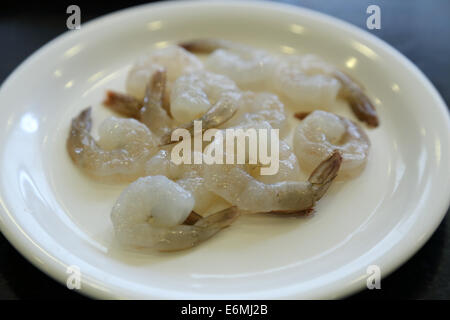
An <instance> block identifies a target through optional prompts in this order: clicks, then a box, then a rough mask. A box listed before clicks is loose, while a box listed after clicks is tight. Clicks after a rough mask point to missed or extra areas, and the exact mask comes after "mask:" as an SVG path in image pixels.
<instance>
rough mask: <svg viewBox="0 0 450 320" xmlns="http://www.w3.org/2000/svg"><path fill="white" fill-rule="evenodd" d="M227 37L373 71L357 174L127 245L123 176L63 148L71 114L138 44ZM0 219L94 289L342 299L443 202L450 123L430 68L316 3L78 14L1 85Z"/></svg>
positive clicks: (21, 242)
mask: <svg viewBox="0 0 450 320" xmlns="http://www.w3.org/2000/svg"><path fill="white" fill-rule="evenodd" d="M199 37H219V38H227V39H230V40H235V41H240V42H244V43H248V44H252V45H257V46H260V47H263V48H266V49H268V50H271V51H274V52H284V53H287V54H291V53H305V52H310V53H316V54H319V55H321V56H323V57H324V58H325V59H327V60H328V61H330V62H332V63H334V64H335V65H337V66H338V67H340V68H342V69H344V70H346V71H347V72H348V73H350V74H351V75H353V76H354V77H355V78H357V79H358V80H359V81H360V82H362V83H363V84H364V86H365V87H366V89H367V92H368V93H369V96H370V98H371V99H372V100H373V101H374V102H375V105H376V108H377V110H378V113H379V116H380V119H381V125H380V127H379V128H377V129H374V130H367V131H368V134H369V136H370V139H371V141H372V144H373V148H372V153H371V157H370V159H369V162H368V166H367V168H366V170H365V171H364V172H363V174H362V175H361V176H359V177H358V178H357V179H355V180H352V181H349V182H347V183H336V184H333V186H332V188H331V189H330V190H329V192H328V193H327V195H326V197H324V198H323V199H322V200H321V201H320V202H319V203H318V205H317V208H316V209H317V210H316V214H315V215H313V216H312V217H309V218H301V219H281V218H276V217H244V218H242V219H240V220H239V221H238V222H237V223H236V224H235V225H233V227H231V228H228V229H226V230H224V231H223V232H221V233H220V234H218V235H217V236H216V237H214V238H213V239H212V240H211V241H208V242H206V243H204V244H202V245H200V246H198V247H196V248H194V249H193V250H187V251H184V252H179V253H171V254H154V253H153V254H146V253H143V252H139V251H136V252H134V251H133V252H129V251H123V250H120V249H118V248H117V246H115V245H114V241H113V230H112V226H111V222H110V219H109V214H110V210H111V207H112V205H113V204H114V202H115V200H116V198H117V196H118V195H119V194H120V192H121V190H122V189H123V188H124V187H125V185H106V184H100V183H96V182H93V181H92V180H90V179H89V178H87V177H86V176H84V175H83V174H82V173H81V172H80V171H79V170H77V169H76V168H75V167H74V166H73V164H72V163H71V161H70V159H69V157H68V156H67V153H66V151H65V139H66V137H67V135H68V130H69V124H70V119H71V118H72V117H73V116H75V115H76V114H77V113H78V112H79V111H80V110H81V109H83V108H85V107H86V106H88V105H92V106H93V107H94V115H93V116H94V121H95V123H97V124H98V122H99V121H100V120H101V119H103V118H104V117H106V116H107V115H108V113H107V111H106V110H105V108H103V107H101V104H100V103H101V100H102V98H103V95H104V91H105V89H107V88H112V89H116V90H124V80H125V76H126V72H127V70H128V69H129V67H130V65H131V63H132V62H133V61H134V60H135V58H136V57H137V56H139V54H140V53H141V52H142V51H145V50H147V49H151V48H160V47H164V46H166V45H168V44H170V43H174V42H176V41H179V40H186V39H192V38H199ZM0 115H1V116H0V204H1V210H0V222H1V223H0V224H1V230H2V232H3V234H4V235H5V236H6V237H7V238H8V240H9V241H10V242H11V243H12V244H13V245H14V246H15V247H16V249H17V250H19V251H20V252H21V253H22V254H23V255H24V256H25V257H26V258H27V259H28V260H30V261H31V262H32V263H33V264H34V265H36V266H37V267H38V268H40V269H41V270H43V271H44V272H45V273H47V274H48V275H50V276H51V277H53V278H55V279H57V280H58V281H60V282H62V283H66V281H67V277H68V276H69V275H70V274H69V273H67V268H68V267H69V266H76V267H78V268H79V270H80V272H81V292H82V293H84V294H86V295H89V296H91V297H96V298H161V299H176V298H177V299H178V298H182V299H197V298H198V299H222V298H223V299H266V298H268V299H269V298H270V299H272V298H273V299H277V298H336V297H343V296H346V295H348V294H350V293H353V292H355V291H357V290H360V289H362V288H364V287H365V286H366V279H367V277H368V273H367V268H368V267H369V266H371V265H376V266H378V267H379V268H380V271H381V276H382V277H384V276H386V275H387V274H389V273H390V272H391V271H393V270H394V269H395V268H397V267H398V266H400V265H401V264H402V263H403V262H405V261H406V260H407V259H408V258H409V257H411V255H413V254H414V253H415V252H416V251H417V250H418V249H419V248H420V247H421V246H422V245H423V244H424V243H425V242H426V241H427V239H428V238H429V237H430V236H431V234H432V233H433V231H434V230H435V229H436V227H437V226H438V225H439V223H440V221H441V220H442V218H443V216H444V215H445V212H446V210H447V208H448V205H449V190H450V185H449V184H450V179H449V172H450V159H449V157H450V155H449V152H450V145H449V132H450V125H449V123H450V121H449V116H448V111H447V108H446V105H445V103H444V102H443V101H442V99H441V97H440V96H439V94H438V93H437V92H436V90H435V89H434V87H433V86H432V85H431V84H430V82H429V81H428V80H427V79H426V78H425V77H424V75H423V74H422V73H421V72H420V71H419V70H418V69H417V68H416V67H415V66H414V65H413V64H412V63H411V62H409V61H408V60H407V59H406V58H405V57H404V56H402V55H401V54H400V53H398V52H397V51H395V50H394V49H393V48H392V47H390V46H389V45H387V44H386V43H385V42H383V41H381V40H379V39H377V38H376V37H374V36H372V35H370V34H368V33H366V32H365V31H362V30H360V29H358V28H356V27H353V26H351V25H349V24H347V23H344V22H342V21H339V20H336V19H334V18H331V17H329V16H326V15H323V14H319V13H316V12H313V11H310V10H306V9H301V8H296V7H291V6H285V5H278V4H272V3H265V2H263V3H255V2H250V3H247V2H230V1H227V2H212V3H211V2H185V1H183V2H177V3H161V4H152V5H145V6H140V7H135V8H131V9H128V10H124V11H120V12H117V13H114V14H111V15H108V16H106V17H103V18H100V19H96V20H95V21H92V22H90V23H87V24H83V25H82V27H81V30H75V31H70V32H67V33H65V34H63V35H62V36H60V37H58V38H57V39H55V40H54V41H52V42H50V43H49V44H47V45H46V46H44V47H43V48H42V49H40V50H39V51H37V52H36V53H35V54H33V55H32V56H31V57H30V58H29V59H27V60H26V61H25V62H24V63H23V64H22V65H21V66H20V67H18V68H17V70H16V71H15V72H14V73H13V74H12V75H11V76H10V77H9V78H8V79H7V80H6V81H5V83H4V84H3V85H2V87H1V90H0Z"/></svg>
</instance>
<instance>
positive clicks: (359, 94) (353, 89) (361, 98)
mask: <svg viewBox="0 0 450 320" xmlns="http://www.w3.org/2000/svg"><path fill="white" fill-rule="evenodd" d="M334 76H335V77H336V78H337V79H338V80H339V81H340V82H341V84H342V89H341V92H340V94H341V96H342V97H343V98H344V99H345V100H347V101H348V102H349V104H350V107H351V108H352V111H353V113H354V114H355V116H356V117H357V118H358V119H359V120H361V121H363V122H365V123H367V124H368V125H369V126H370V127H378V125H379V123H380V121H379V119H378V115H377V112H376V110H375V107H374V105H373V104H372V102H371V101H370V99H369V98H368V97H367V96H366V94H365V93H364V92H363V89H362V88H361V87H360V86H359V85H358V84H357V83H356V82H355V81H354V80H353V79H352V78H350V76H348V75H347V74H345V73H344V72H342V71H335V72H334Z"/></svg>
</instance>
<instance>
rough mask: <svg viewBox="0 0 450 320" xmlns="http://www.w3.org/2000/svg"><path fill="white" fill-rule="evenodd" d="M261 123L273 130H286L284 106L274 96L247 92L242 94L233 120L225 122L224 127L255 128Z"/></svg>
mask: <svg viewBox="0 0 450 320" xmlns="http://www.w3.org/2000/svg"><path fill="white" fill-rule="evenodd" d="M263 121H266V122H268V123H269V124H270V125H271V127H272V128H274V129H280V131H286V130H287V129H288V125H287V123H286V116H285V113H284V105H283V103H282V102H281V101H280V100H279V99H278V97H277V96H276V95H274V94H271V93H265V92H260V93H255V92H251V91H247V92H244V93H242V96H241V99H239V103H238V107H237V112H236V114H235V115H234V116H233V118H231V119H230V120H229V121H227V123H226V125H227V127H234V126H242V125H250V124H253V125H255V126H257V124H258V123H261V122H263ZM282 135H283V134H282Z"/></svg>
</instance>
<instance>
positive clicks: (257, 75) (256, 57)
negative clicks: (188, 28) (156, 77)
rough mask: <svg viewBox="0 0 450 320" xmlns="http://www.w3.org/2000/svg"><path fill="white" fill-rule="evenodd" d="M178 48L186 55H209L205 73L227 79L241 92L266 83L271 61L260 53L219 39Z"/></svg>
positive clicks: (272, 61) (195, 42)
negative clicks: (226, 77)
mask: <svg viewBox="0 0 450 320" xmlns="http://www.w3.org/2000/svg"><path fill="white" fill-rule="evenodd" d="M180 46H181V47H183V48H185V49H187V50H188V51H190V52H194V53H203V54H209V56H208V57H207V59H206V60H205V67H206V69H208V70H211V71H213V72H217V73H220V74H224V75H226V76H228V77H229V78H230V79H233V80H234V81H235V82H236V83H237V84H238V85H239V87H240V88H242V89H245V90H257V89H259V90H260V89H263V88H265V87H266V86H267V84H268V83H269V82H270V78H271V74H272V70H273V67H274V63H275V60H274V58H273V56H271V55H270V54H269V53H268V52H266V51H264V50H258V49H255V48H252V47H250V46H246V45H243V44H240V43H235V42H231V41H227V40H222V39H197V40H193V41H187V42H184V43H181V44H180Z"/></svg>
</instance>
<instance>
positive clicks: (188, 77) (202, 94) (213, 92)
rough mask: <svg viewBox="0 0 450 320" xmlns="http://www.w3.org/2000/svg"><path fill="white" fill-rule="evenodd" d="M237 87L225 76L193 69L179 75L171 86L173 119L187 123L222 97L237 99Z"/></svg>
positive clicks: (198, 116)
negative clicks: (193, 70)
mask: <svg viewBox="0 0 450 320" xmlns="http://www.w3.org/2000/svg"><path fill="white" fill-rule="evenodd" d="M238 91H239V89H238V87H237V86H236V84H235V83H234V82H233V81H232V80H230V79H229V78H227V77H226V76H223V75H220V74H215V73H212V72H208V71H195V72H191V73H188V74H185V75H182V76H181V77H179V78H178V79H177V80H176V81H175V83H174V84H173V87H172V92H171V95H170V112H171V114H172V116H173V117H174V119H175V120H177V121H178V122H180V123H187V122H189V121H192V120H195V119H198V118H200V117H201V116H203V114H205V113H206V111H208V110H209V109H210V108H211V107H212V106H213V105H214V104H216V103H217V102H219V101H220V100H222V99H224V98H228V99H236V100H238V99H239V93H238Z"/></svg>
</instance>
